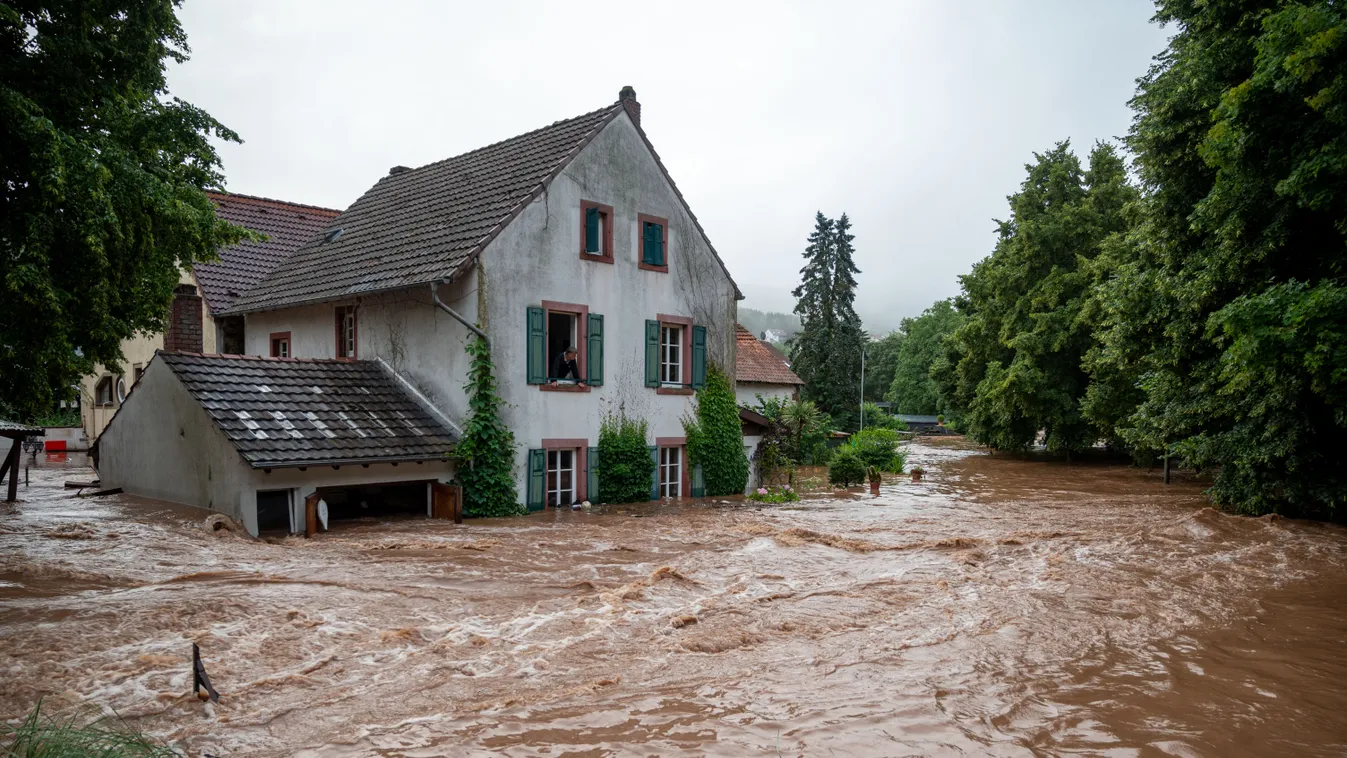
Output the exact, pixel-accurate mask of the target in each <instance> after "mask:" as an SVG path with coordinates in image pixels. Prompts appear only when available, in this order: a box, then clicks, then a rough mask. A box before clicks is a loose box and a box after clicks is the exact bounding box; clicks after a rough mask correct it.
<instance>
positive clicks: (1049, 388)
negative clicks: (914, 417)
mask: <svg viewBox="0 0 1347 758" xmlns="http://www.w3.org/2000/svg"><path fill="white" fill-rule="evenodd" d="M1035 157H1036V162H1035V163H1033V164H1031V165H1029V166H1026V168H1027V169H1028V177H1027V178H1026V179H1025V181H1024V184H1023V185H1022V186H1021V189H1020V192H1018V193H1016V194H1015V195H1012V196H1011V197H1010V207H1011V217H1010V220H1009V221H1003V222H999V223H1000V239H999V240H998V241H997V244H996V248H995V249H994V251H993V252H992V255H991V256H990V257H988V258H986V259H985V260H983V261H981V262H980V263H978V264H977V265H976V266H974V267H973V271H972V272H971V273H969V274H966V275H964V276H963V277H961V278H960V281H961V283H962V285H963V294H962V295H961V296H960V298H959V299H958V301H957V303H958V307H959V309H960V311H962V312H963V313H964V314H965V315H966V317H967V321H966V322H965V323H964V324H963V325H962V326H960V327H959V328H958V329H957V330H956V331H955V332H954V335H953V337H952V339H951V340H950V341H949V344H947V346H946V350H948V351H950V353H951V356H950V357H948V361H949V363H950V365H951V366H953V371H952V372H938V375H942V376H945V377H947V378H952V380H953V386H952V387H947V388H944V389H945V391H946V392H948V393H949V395H950V396H951V397H952V399H953V400H954V402H955V405H956V406H958V407H959V408H961V409H963V410H964V414H965V423H966V426H967V431H968V433H969V434H970V435H971V436H972V437H973V438H974V439H976V440H978V441H979V442H982V443H984V444H987V445H990V446H992V447H995V448H997V449H1001V450H1018V449H1023V448H1025V447H1027V446H1029V445H1030V444H1032V443H1033V442H1034V441H1035V439H1036V438H1037V436H1038V434H1039V432H1040V431H1042V432H1043V433H1044V434H1045V442H1046V445H1047V448H1048V450H1050V451H1055V452H1066V453H1070V452H1073V451H1080V450H1084V449H1086V448H1089V447H1091V446H1092V445H1094V444H1095V442H1096V441H1098V439H1099V437H1100V430H1099V428H1098V427H1097V426H1096V425H1094V424H1093V423H1092V422H1091V421H1090V419H1089V418H1087V417H1086V416H1085V414H1084V413H1083V412H1082V410H1081V401H1082V399H1083V398H1084V397H1085V395H1086V391H1087V389H1088V386H1089V375H1088V374H1087V373H1086V372H1085V369H1084V368H1083V367H1082V362H1083V360H1084V357H1085V354H1086V352H1087V351H1088V350H1090V349H1091V348H1092V347H1094V345H1095V341H1094V329H1093V325H1092V324H1091V323H1089V322H1088V321H1087V320H1086V319H1084V318H1082V314H1083V313H1084V312H1086V310H1087V309H1086V304H1087V300H1088V299H1089V297H1090V292H1091V285H1092V284H1093V277H1094V276H1096V274H1097V271H1096V268H1095V267H1093V266H1091V265H1090V261H1092V260H1093V259H1095V258H1097V257H1099V255H1100V252H1101V250H1102V246H1103V243H1104V242H1105V241H1106V240H1108V239H1110V238H1111V237H1113V236H1114V235H1120V234H1122V233H1124V232H1125V231H1126V230H1127V217H1126V214H1125V213H1124V206H1126V204H1127V203H1129V202H1131V201H1132V200H1134V199H1135V197H1136V195H1137V193H1136V190H1135V189H1134V188H1132V187H1131V186H1129V185H1128V183H1127V176H1126V170H1125V167H1124V165H1123V162H1122V160H1121V158H1119V157H1118V155H1117V153H1116V151H1114V149H1113V148H1112V147H1111V146H1109V145H1107V144H1099V145H1097V146H1096V147H1095V149H1094V150H1093V151H1092V152H1091V154H1090V165H1089V168H1088V170H1085V171H1082V170H1081V166H1080V162H1079V161H1078V160H1077V159H1076V156H1075V155H1073V154H1072V153H1071V150H1070V146H1069V144H1068V143H1066V142H1062V143H1059V144H1058V145H1057V146H1056V147H1055V148H1053V149H1052V150H1051V151H1049V152H1048V153H1046V154H1044V155H1036V156H1035Z"/></svg>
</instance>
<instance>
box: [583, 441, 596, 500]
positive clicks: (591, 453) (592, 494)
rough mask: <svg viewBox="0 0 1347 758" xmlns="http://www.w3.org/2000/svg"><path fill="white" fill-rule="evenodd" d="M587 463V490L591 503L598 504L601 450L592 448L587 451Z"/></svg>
mask: <svg viewBox="0 0 1347 758" xmlns="http://www.w3.org/2000/svg"><path fill="white" fill-rule="evenodd" d="M585 461H586V464H587V465H588V466H589V471H588V473H589V477H588V481H587V483H586V485H585V488H586V489H587V490H588V493H587V494H588V495H589V500H590V502H592V503H597V502H599V449H598V448H597V447H591V448H590V449H589V450H588V451H587V454H586V458H585Z"/></svg>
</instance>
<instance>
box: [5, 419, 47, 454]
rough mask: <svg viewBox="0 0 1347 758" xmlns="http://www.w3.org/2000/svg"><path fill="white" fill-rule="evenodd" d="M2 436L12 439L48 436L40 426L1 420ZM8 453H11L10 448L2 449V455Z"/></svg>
mask: <svg viewBox="0 0 1347 758" xmlns="http://www.w3.org/2000/svg"><path fill="white" fill-rule="evenodd" d="M0 436H2V437H9V438H11V439H12V438H16V437H44V436H46V430H45V429H43V428H42V427H40V426H28V425H27V424H20V423H18V422H17V421H6V420H5V419H2V418H0ZM7 453H9V448H7V447H4V448H3V449H0V455H5V454H7Z"/></svg>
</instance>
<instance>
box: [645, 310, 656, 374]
mask: <svg viewBox="0 0 1347 758" xmlns="http://www.w3.org/2000/svg"><path fill="white" fill-rule="evenodd" d="M645 386H647V387H658V386H659V322H658V321H655V320H653V319H646V321H645Z"/></svg>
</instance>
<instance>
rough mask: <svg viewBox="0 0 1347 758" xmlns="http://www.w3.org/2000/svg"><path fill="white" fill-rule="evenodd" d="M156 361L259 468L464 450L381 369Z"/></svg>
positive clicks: (218, 358)
mask: <svg viewBox="0 0 1347 758" xmlns="http://www.w3.org/2000/svg"><path fill="white" fill-rule="evenodd" d="M159 357H160V358H162V359H163V361H164V363H166V364H167V365H168V367H169V368H171V369H172V370H173V373H175V374H177V376H178V379H179V380H181V381H182V384H183V386H184V387H186V388H187V391H188V392H190V393H191V394H192V397H194V398H196V400H197V402H199V403H201V407H202V408H205V410H206V413H207V414H209V415H210V417H211V419H213V420H214V421H215V424H216V425H217V426H218V427H219V428H220V430H221V431H223V432H224V433H225V436H226V437H228V438H229V441H230V442H233V443H234V446H235V447H237V448H238V450H239V453H241V454H242V455H243V459H244V460H246V461H247V462H248V463H249V465H251V466H252V467H253V468H280V467H286V466H305V465H317V464H336V463H371V462H379V461H418V460H419V461H426V460H439V459H441V458H443V457H444V456H445V454H446V453H448V452H450V451H451V450H452V449H453V446H454V444H455V442H457V439H456V438H455V436H454V434H453V432H452V431H451V430H449V429H448V428H447V427H446V426H445V425H444V424H443V423H442V422H440V421H438V420H437V419H436V418H435V417H434V416H433V415H432V414H431V413H430V412H429V411H427V410H426V409H425V408H424V407H423V406H422V405H421V404H420V403H419V402H418V401H417V399H416V398H415V397H413V396H412V395H411V394H409V393H408V391H407V390H406V389H405V388H404V387H403V386H402V384H401V383H400V381H399V380H398V379H397V378H396V377H395V376H394V375H393V374H392V373H391V372H390V371H388V370H387V369H385V368H384V367H383V366H381V365H380V364H379V363H377V362H375V361H340V360H296V359H279V358H257V357H248V356H236V355H229V356H222V355H198V354H195V353H165V352H161V353H159Z"/></svg>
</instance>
